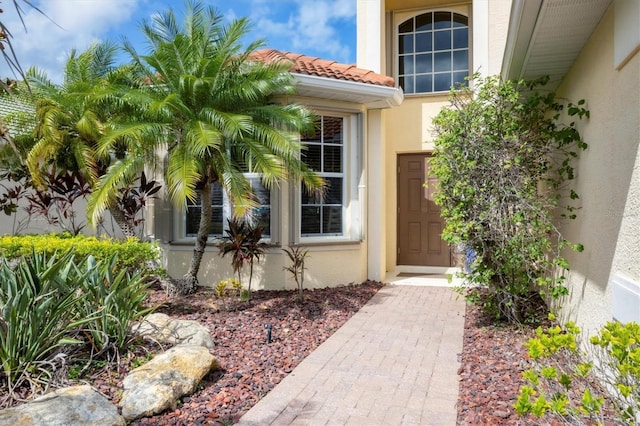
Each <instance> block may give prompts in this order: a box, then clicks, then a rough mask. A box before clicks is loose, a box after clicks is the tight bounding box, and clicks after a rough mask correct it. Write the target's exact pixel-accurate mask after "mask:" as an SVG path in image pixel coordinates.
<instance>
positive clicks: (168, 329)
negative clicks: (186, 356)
mask: <svg viewBox="0 0 640 426" xmlns="http://www.w3.org/2000/svg"><path fill="white" fill-rule="evenodd" d="M134 331H135V332H137V333H138V334H140V335H141V336H143V337H145V338H148V339H153V340H157V341H158V342H160V343H169V344H172V345H181V344H186V345H200V346H205V347H207V348H208V349H213V339H212V338H211V333H209V330H207V328H205V327H203V326H202V325H200V323H198V322H197V321H191V320H175V319H171V317H169V316H168V315H166V314H160V313H156V314H151V315H149V316H147V317H146V318H145V319H144V320H143V321H142V322H140V324H139V325H138V326H137V327H134Z"/></svg>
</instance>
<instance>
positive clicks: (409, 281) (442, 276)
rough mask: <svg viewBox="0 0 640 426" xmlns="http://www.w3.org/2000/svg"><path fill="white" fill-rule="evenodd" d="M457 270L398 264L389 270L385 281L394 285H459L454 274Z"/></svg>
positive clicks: (458, 269)
mask: <svg viewBox="0 0 640 426" xmlns="http://www.w3.org/2000/svg"><path fill="white" fill-rule="evenodd" d="M459 271H460V268H452V267H440V266H410V265H399V266H397V267H396V269H395V271H393V272H389V275H388V276H387V280H386V281H387V282H388V283H390V284H395V285H415V286H436V287H456V286H459V285H460V281H459V279H458V278H456V276H455V275H456V272H459Z"/></svg>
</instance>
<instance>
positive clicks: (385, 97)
mask: <svg viewBox="0 0 640 426" xmlns="http://www.w3.org/2000/svg"><path fill="white" fill-rule="evenodd" d="M293 76H294V77H295V79H296V81H297V85H296V87H297V95H300V96H304V97H310V98H319V99H328V100H335V101H342V102H350V103H356V104H361V105H364V106H365V107H366V108H368V109H383V108H391V107H392V106H396V105H400V104H401V103H402V100H403V99H404V94H403V93H402V89H400V88H397V87H389V86H381V85H376V84H367V83H360V82H355V81H347V80H337V79H335V78H327V77H318V76H314V75H306V74H298V73H293Z"/></svg>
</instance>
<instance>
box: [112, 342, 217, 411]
mask: <svg viewBox="0 0 640 426" xmlns="http://www.w3.org/2000/svg"><path fill="white" fill-rule="evenodd" d="M215 368H217V362H216V360H215V358H214V357H213V356H212V355H211V353H210V352H209V350H208V349H207V348H206V347H204V346H200V345H179V346H174V347H173V348H171V349H169V350H168V351H166V352H165V353H163V354H160V355H158V356H156V357H155V358H154V359H152V360H151V361H149V362H148V363H146V364H144V365H142V366H140V367H138V368H136V369H135V370H133V371H131V372H130V373H129V375H128V376H127V377H125V379H124V381H123V382H122V385H123V387H124V392H123V394H122V399H121V400H120V407H121V409H122V416H124V418H125V419H126V420H127V421H130V420H134V419H137V418H140V417H147V416H152V415H154V414H158V413H161V412H163V411H164V410H166V409H168V408H171V409H175V407H176V401H177V400H178V399H179V398H181V397H182V396H184V395H190V394H192V393H193V392H194V391H195V390H196V388H197V386H198V384H199V383H200V381H201V380H202V378H203V377H204V376H206V375H207V374H208V373H209V372H210V371H211V370H213V369H215Z"/></svg>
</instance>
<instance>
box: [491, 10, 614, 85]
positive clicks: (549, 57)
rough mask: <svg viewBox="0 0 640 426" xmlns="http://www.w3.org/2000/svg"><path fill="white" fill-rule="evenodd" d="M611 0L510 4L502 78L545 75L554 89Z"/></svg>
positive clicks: (529, 77)
mask: <svg viewBox="0 0 640 426" xmlns="http://www.w3.org/2000/svg"><path fill="white" fill-rule="evenodd" d="M610 4H611V0H519V1H518V0H516V1H514V2H513V6H512V10H511V19H510V22H509V34H508V38H507V47H506V50H505V60H504V63H503V68H502V71H503V77H505V78H511V79H517V78H525V79H534V78H537V77H540V76H544V75H548V76H549V77H550V82H549V86H548V87H549V88H550V89H551V90H555V89H556V88H557V87H558V85H559V84H560V82H561V81H562V79H563V78H564V76H565V74H566V73H567V72H568V71H569V69H570V68H571V66H572V65H573V63H574V62H575V60H576V58H577V57H578V55H579V54H580V51H581V50H582V48H583V47H584V45H585V44H586V42H587V41H588V40H589V37H590V36H591V34H592V33H593V32H594V30H595V28H596V26H597V25H598V23H599V22H600V20H601V19H602V16H603V15H604V14H605V12H606V11H607V9H608V8H609V5H610Z"/></svg>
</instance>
